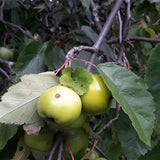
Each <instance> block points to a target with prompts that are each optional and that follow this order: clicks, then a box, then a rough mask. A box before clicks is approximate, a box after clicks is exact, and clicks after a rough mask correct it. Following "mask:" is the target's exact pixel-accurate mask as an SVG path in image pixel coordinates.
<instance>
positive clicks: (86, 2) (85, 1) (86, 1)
mask: <svg viewBox="0 0 160 160" xmlns="http://www.w3.org/2000/svg"><path fill="white" fill-rule="evenodd" d="M81 2H82V4H83V6H84V7H86V8H87V10H88V9H89V5H90V0H81Z"/></svg>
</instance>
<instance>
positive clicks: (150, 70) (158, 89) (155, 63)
mask: <svg viewBox="0 0 160 160" xmlns="http://www.w3.org/2000/svg"><path fill="white" fill-rule="evenodd" d="M159 55H160V45H157V46H156V47H155V48H154V49H152V50H151V54H150V58H149V61H148V67H147V69H146V74H145V80H146V83H147V85H148V87H149V91H150V92H151V93H152V96H153V98H154V102H155V106H156V111H155V114H156V121H155V129H156V131H157V132H159V133H160V116H159V115H160V107H159V104H160V58H159Z"/></svg>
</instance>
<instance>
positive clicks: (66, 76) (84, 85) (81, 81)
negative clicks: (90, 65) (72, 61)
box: [60, 67, 92, 95]
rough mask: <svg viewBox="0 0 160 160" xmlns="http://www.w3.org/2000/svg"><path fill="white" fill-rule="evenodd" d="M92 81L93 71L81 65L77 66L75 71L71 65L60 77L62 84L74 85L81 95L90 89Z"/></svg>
mask: <svg viewBox="0 0 160 160" xmlns="http://www.w3.org/2000/svg"><path fill="white" fill-rule="evenodd" d="M91 82H92V76H91V73H90V72H88V71H87V70H86V69H85V68H80V67H77V68H76V69H75V70H74V71H73V69H72V68H70V67H68V68H65V69H64V70H63V71H62V76H61V77H60V83H61V84H63V85H64V86H69V87H72V88H73V89H74V90H75V91H76V92H77V93H78V94H79V95H83V94H84V93H85V92H86V91H87V90H88V87H89V83H91Z"/></svg>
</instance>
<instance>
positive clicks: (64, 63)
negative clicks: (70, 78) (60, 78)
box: [55, 58, 69, 75]
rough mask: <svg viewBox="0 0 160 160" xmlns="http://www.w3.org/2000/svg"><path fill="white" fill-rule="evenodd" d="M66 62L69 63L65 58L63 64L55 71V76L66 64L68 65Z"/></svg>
mask: <svg viewBox="0 0 160 160" xmlns="http://www.w3.org/2000/svg"><path fill="white" fill-rule="evenodd" d="M68 61H69V60H68V58H66V60H65V62H64V64H63V65H62V66H61V67H60V68H59V69H58V70H57V72H56V73H55V75H57V74H58V73H59V72H60V71H61V70H62V69H63V68H64V67H65V66H66V64H67V63H68Z"/></svg>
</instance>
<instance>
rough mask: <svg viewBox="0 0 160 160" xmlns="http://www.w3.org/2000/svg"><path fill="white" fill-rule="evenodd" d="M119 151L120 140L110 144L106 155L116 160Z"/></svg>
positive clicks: (120, 150) (119, 153)
mask: <svg viewBox="0 0 160 160" xmlns="http://www.w3.org/2000/svg"><path fill="white" fill-rule="evenodd" d="M121 153H122V148H121V144H120V142H117V143H112V144H111V146H110V148H109V151H108V154H107V155H108V157H109V158H110V159H112V160H117V159H119V157H120V155H121Z"/></svg>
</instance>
